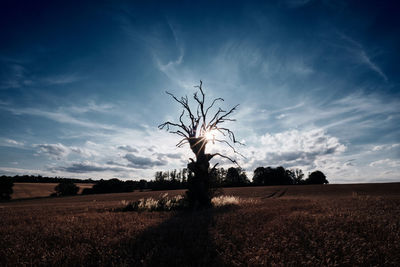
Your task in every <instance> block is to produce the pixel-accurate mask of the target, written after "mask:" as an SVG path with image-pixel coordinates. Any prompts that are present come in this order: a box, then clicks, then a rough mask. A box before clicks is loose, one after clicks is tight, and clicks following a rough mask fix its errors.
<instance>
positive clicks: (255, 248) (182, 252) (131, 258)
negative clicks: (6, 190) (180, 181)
mask: <svg viewBox="0 0 400 267" xmlns="http://www.w3.org/2000/svg"><path fill="white" fill-rule="evenodd" d="M224 191H225V194H226V195H231V196H234V197H236V198H239V199H253V200H256V201H249V202H240V203H241V204H240V205H233V206H224V207H220V208H218V207H216V208H213V209H209V210H204V211H197V212H163V211H161V212H147V211H144V212H141V213H138V212H118V211H116V210H118V209H119V208H121V207H123V204H122V200H126V201H135V200H139V199H141V198H149V197H153V198H155V199H156V198H158V196H159V195H160V193H161V192H134V193H121V194H106V195H89V196H74V197H60V198H54V199H53V198H46V199H33V200H19V201H12V202H9V203H0V217H1V218H2V219H1V222H0V224H1V226H0V240H1V241H2V242H1V243H0V265H1V266H7V265H51V266H53V265H62V266H70V265H99V266H104V265H128V266H138V265H145V266H171V265H173V266H195V265H196V266H224V265H227V266H232V265H239V266H241V265H253V266H261V265H279V266H293V265H312V266H321V265H324V266H325V265H326V266H334V265H357V266H364V265H367V266H371V265H385V266H399V264H400V254H399V253H398V251H399V249H400V209H399V207H400V184H386V185H385V184H377V185H327V186H326V185H325V186H290V187H278V186H276V187H256V188H228V189H224ZM183 192H184V191H182V190H175V191H169V192H168V193H169V195H170V196H174V195H178V194H183ZM282 192H284V193H283V194H282Z"/></svg>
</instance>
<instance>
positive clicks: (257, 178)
mask: <svg viewBox="0 0 400 267" xmlns="http://www.w3.org/2000/svg"><path fill="white" fill-rule="evenodd" d="M264 178H265V168H264V167H258V168H256V169H255V170H254V174H253V183H255V184H257V185H262V184H264V183H265V179H264Z"/></svg>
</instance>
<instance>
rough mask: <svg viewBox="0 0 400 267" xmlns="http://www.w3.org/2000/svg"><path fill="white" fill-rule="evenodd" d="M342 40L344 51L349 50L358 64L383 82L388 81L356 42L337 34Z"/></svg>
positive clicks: (342, 34)
mask: <svg viewBox="0 0 400 267" xmlns="http://www.w3.org/2000/svg"><path fill="white" fill-rule="evenodd" d="M338 34H339V36H340V37H341V38H342V40H344V41H346V43H347V45H348V46H347V47H346V49H347V50H349V51H350V52H351V53H352V54H353V56H354V57H355V59H356V60H357V61H358V62H359V63H360V64H363V65H365V66H366V67H368V68H369V69H370V70H372V71H373V72H375V73H376V74H378V75H379V76H380V77H381V78H383V80H384V81H385V82H387V81H388V77H387V76H386V74H385V73H384V72H383V71H382V69H381V68H380V67H379V66H378V65H377V64H376V63H374V62H373V61H372V58H371V57H370V56H369V55H368V54H367V52H366V51H365V49H364V47H363V46H362V45H361V43H359V42H357V41H356V40H354V39H353V38H351V37H349V36H347V35H345V34H344V33H338Z"/></svg>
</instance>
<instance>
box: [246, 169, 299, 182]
mask: <svg viewBox="0 0 400 267" xmlns="http://www.w3.org/2000/svg"><path fill="white" fill-rule="evenodd" d="M253 182H254V183H255V184H257V185H290V184H293V183H294V182H293V174H292V172H291V171H288V170H285V168H283V167H282V166H280V167H277V168H271V167H266V168H264V167H258V168H257V169H255V170H254V175H253Z"/></svg>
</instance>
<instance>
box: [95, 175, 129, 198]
mask: <svg viewBox="0 0 400 267" xmlns="http://www.w3.org/2000/svg"><path fill="white" fill-rule="evenodd" d="M92 189H93V193H94V194H105V193H122V192H132V191H133V187H132V185H131V184H129V183H127V182H123V181H121V180H119V179H117V178H113V179H110V180H103V179H101V180H100V181H98V182H97V183H96V184H95V185H93V188H92Z"/></svg>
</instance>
